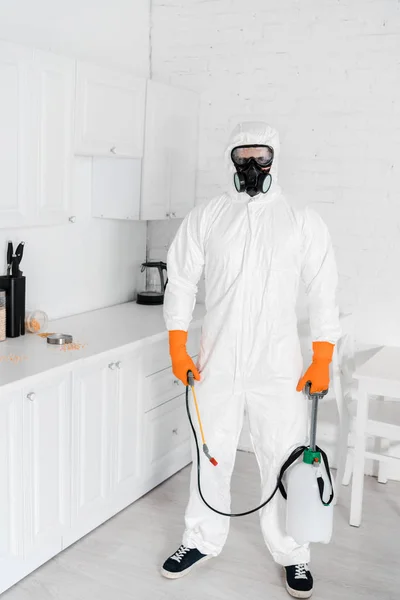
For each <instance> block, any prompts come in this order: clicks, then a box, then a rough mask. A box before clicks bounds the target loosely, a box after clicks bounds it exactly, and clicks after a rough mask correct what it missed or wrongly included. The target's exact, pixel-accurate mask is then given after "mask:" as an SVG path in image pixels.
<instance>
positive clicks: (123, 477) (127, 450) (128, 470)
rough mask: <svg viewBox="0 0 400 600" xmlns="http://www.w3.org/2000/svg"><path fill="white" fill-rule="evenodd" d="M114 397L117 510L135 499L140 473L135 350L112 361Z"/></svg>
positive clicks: (138, 361) (138, 377)
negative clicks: (115, 387) (115, 371)
mask: <svg viewBox="0 0 400 600" xmlns="http://www.w3.org/2000/svg"><path fill="white" fill-rule="evenodd" d="M116 367H117V396H116V401H115V402H114V436H113V443H112V456H113V458H112V487H113V495H114V496H115V499H116V505H117V507H118V510H121V509H122V508H124V507H125V506H128V505H129V504H130V503H132V502H133V501H134V500H136V498H137V497H138V495H137V491H138V475H139V470H140V456H139V452H140V441H139V440H140V436H141V435H142V429H143V427H142V425H143V423H142V422H141V421H140V415H141V410H140V390H141V358H140V353H139V351H138V350H134V351H130V352H126V353H124V354H122V355H121V356H120V357H119V358H118V360H117V361H116Z"/></svg>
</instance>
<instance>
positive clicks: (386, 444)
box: [378, 396, 390, 483]
mask: <svg viewBox="0 0 400 600" xmlns="http://www.w3.org/2000/svg"><path fill="white" fill-rule="evenodd" d="M385 400H386V398H385V396H383V398H382V402H385ZM389 448H390V441H389V440H387V439H386V438H381V439H380V444H379V453H380V454H388V452H389ZM387 481H388V478H387V463H385V462H384V461H379V465H378V482H379V483H387Z"/></svg>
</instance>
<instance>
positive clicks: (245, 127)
mask: <svg viewBox="0 0 400 600" xmlns="http://www.w3.org/2000/svg"><path fill="white" fill-rule="evenodd" d="M250 144H258V145H266V146H272V148H273V149H274V160H273V163H272V167H271V170H270V174H271V177H272V185H271V187H270V189H269V191H268V192H267V193H266V194H258V195H257V196H255V197H254V198H253V200H254V201H263V200H264V201H265V200H270V199H271V198H272V197H274V198H276V195H277V194H280V193H281V188H280V187H279V185H278V159H279V150H280V147H279V135H278V132H277V131H276V130H275V129H273V128H272V127H270V125H268V124H267V123H264V122H262V121H248V122H243V123H238V124H237V125H236V127H235V128H234V129H233V131H232V133H231V135H230V138H229V142H228V146H227V148H226V151H225V166H226V169H227V172H228V177H229V192H230V194H231V195H232V196H233V197H234V199H236V200H242V201H244V200H249V198H250V197H249V196H248V195H247V194H246V193H239V192H237V191H236V188H235V185H234V183H233V176H234V174H235V173H236V169H235V165H234V164H233V162H232V159H231V152H232V150H233V148H236V146H246V145H250Z"/></svg>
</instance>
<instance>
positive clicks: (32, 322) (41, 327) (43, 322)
mask: <svg viewBox="0 0 400 600" xmlns="http://www.w3.org/2000/svg"><path fill="white" fill-rule="evenodd" d="M48 322H49V319H48V317H47V315H46V313H45V312H43V311H42V310H28V311H26V313H25V329H26V331H28V332H29V333H43V332H45V331H46V329H47V324H48Z"/></svg>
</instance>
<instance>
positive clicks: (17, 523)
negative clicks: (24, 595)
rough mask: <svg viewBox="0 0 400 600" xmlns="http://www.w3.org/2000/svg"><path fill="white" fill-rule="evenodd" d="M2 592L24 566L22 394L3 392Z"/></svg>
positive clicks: (0, 423)
mask: <svg viewBox="0 0 400 600" xmlns="http://www.w3.org/2000/svg"><path fill="white" fill-rule="evenodd" d="M0 478H1V486H0V593H2V592H3V591H4V590H5V589H7V588H8V587H10V586H11V585H13V583H15V581H17V580H18V578H19V574H20V572H21V567H22V564H23V551H24V550H23V533H24V519H23V478H22V402H21V394H20V393H19V392H18V391H16V392H12V393H10V392H8V393H6V394H4V393H3V394H1V393H0Z"/></svg>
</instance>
